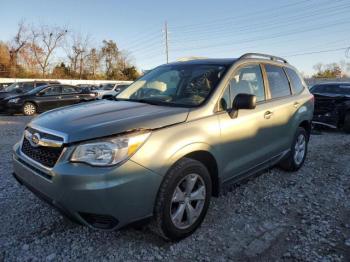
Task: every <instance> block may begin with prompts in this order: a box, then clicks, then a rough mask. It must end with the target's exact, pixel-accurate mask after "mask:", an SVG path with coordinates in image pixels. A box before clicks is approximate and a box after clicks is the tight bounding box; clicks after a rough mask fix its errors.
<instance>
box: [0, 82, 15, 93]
mask: <svg viewBox="0 0 350 262" xmlns="http://www.w3.org/2000/svg"><path fill="white" fill-rule="evenodd" d="M11 84H12V83H0V92H1V91H2V90H3V89H4V88H5V87H8V86H9V85H11Z"/></svg>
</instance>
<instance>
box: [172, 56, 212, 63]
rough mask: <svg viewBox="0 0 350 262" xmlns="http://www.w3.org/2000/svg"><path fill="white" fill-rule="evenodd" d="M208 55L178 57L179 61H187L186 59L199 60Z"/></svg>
mask: <svg viewBox="0 0 350 262" xmlns="http://www.w3.org/2000/svg"><path fill="white" fill-rule="evenodd" d="M206 58H207V57H202V56H187V57H181V58H179V59H177V60H176V61H177V62H186V61H191V60H199V59H206Z"/></svg>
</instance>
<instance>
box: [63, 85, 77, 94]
mask: <svg viewBox="0 0 350 262" xmlns="http://www.w3.org/2000/svg"><path fill="white" fill-rule="evenodd" d="M62 93H63V94H76V93H79V90H78V89H77V88H75V87H72V86H63V87H62Z"/></svg>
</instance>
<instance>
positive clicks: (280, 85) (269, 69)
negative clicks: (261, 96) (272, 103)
mask: <svg viewBox="0 0 350 262" xmlns="http://www.w3.org/2000/svg"><path fill="white" fill-rule="evenodd" d="M265 70H266V74H267V79H268V81H269V87H270V93H271V98H272V99H273V98H280V97H285V96H289V95H291V90H290V86H289V82H288V78H287V76H286V74H285V73H284V70H283V68H282V67H280V66H275V65H269V64H266V65H265Z"/></svg>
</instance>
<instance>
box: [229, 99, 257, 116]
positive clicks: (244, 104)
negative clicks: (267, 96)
mask: <svg viewBox="0 0 350 262" xmlns="http://www.w3.org/2000/svg"><path fill="white" fill-rule="evenodd" d="M255 107H256V96H255V95H251V94H238V95H236V97H235V99H234V100H233V102H232V109H231V110H230V111H229V115H230V117H231V118H236V117H237V115H238V111H239V110H240V109H255Z"/></svg>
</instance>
